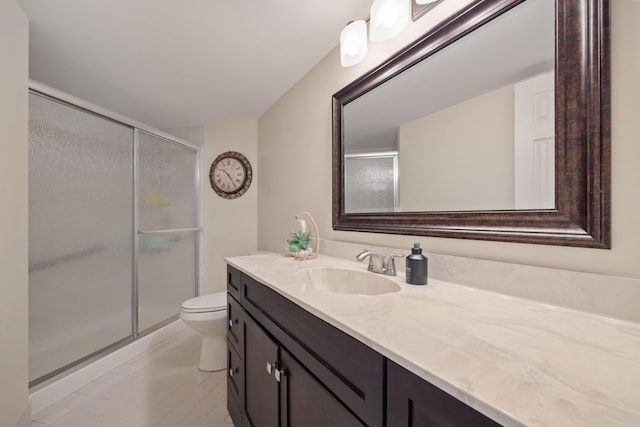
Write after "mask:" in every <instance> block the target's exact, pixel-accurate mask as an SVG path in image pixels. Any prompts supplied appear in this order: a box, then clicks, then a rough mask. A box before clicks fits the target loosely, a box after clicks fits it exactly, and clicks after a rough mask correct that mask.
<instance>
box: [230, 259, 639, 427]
mask: <svg viewBox="0 0 640 427" xmlns="http://www.w3.org/2000/svg"><path fill="white" fill-rule="evenodd" d="M226 261H227V262H228V263H229V264H231V265H232V266H234V267H236V268H238V269H239V270H241V271H243V272H244V273H246V274H248V275H249V276H251V277H253V278H254V279H256V280H258V281H260V282H261V283H264V284H265V285H267V286H269V287H270V288H272V289H274V290H275V291H277V292H278V293H280V294H281V295H283V296H284V297H286V298H287V299H289V300H291V301H293V302H295V303H296V304H298V305H300V306H301V307H303V308H305V309H306V310H308V311H309V312H311V313H313V314H314V315H316V316H318V317H320V318H322V319H323V320H325V321H327V322H328V323H330V324H332V325H333V326H335V327H337V328H338V329H341V330H342V331H344V332H346V333H348V334H349V335H351V336H353V337H354V338H356V339H358V340H360V341H361V342H363V343H365V344H367V345H368V346H370V347H371V348H373V349H375V350H377V351H378V352H380V353H381V354H383V355H384V356H386V357H388V358H389V359H391V360H393V361H395V362H396V363H398V364H399V365H401V366H404V367H405V368H407V369H408V370H410V371H412V372H413V373H415V374H417V375H419V376H420V377H422V378H424V379H426V380H427V381H429V382H431V383H432V384H435V385H437V386H438V387H440V388H441V389H443V390H445V391H447V392H448V393H450V394H451V395H453V396H455V397H457V398H458V399H459V400H461V401H463V402H465V403H466V404H468V405H469V406H471V407H473V408H475V409H477V410H478V411H480V412H482V413H484V414H485V415H487V416H489V417H491V418H493V419H494V420H496V421H498V422H500V423H502V424H504V425H508V426H520V425H527V426H529V425H530V426H560V425H562V426H607V427H610V426H640V324H636V323H630V322H624V321H619V320H614V319H608V318H605V317H600V316H595V315H591V314H588V313H583V312H579V311H573V310H569V309H564V308H559V307H553V306H549V305H545V304H541V303H538V302H533V301H529V300H525V299H519V298H514V297H509V296H505V295H501V294H497V293H492V292H488V291H483V290H479V289H474V288H470V287H466V286H461V285H457V284H452V283H447V282H443V281H438V280H431V279H430V280H429V284H428V285H426V286H413V285H408V284H406V283H405V282H404V274H402V272H400V273H399V276H397V277H395V278H391V279H393V280H394V281H396V283H398V284H399V285H400V287H401V290H400V291H399V292H395V293H390V294H383V295H372V296H368V295H356V294H338V293H333V292H329V291H322V290H315V289H311V288H309V287H305V286H303V285H302V284H301V283H299V281H297V280H296V277H295V274H294V273H295V272H297V271H300V270H305V269H310V268H318V267H335V268H342V269H352V270H360V271H365V272H366V267H367V264H366V263H357V262H351V261H346V260H343V259H339V258H331V257H326V256H322V255H321V256H320V257H318V258H316V259H314V260H307V261H295V260H294V259H293V258H291V257H289V256H287V255H284V254H260V255H251V256H244V257H230V258H226ZM368 274H374V273H368ZM385 277H386V276H385Z"/></svg>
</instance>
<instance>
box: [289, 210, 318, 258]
mask: <svg viewBox="0 0 640 427" xmlns="http://www.w3.org/2000/svg"><path fill="white" fill-rule="evenodd" d="M303 214H304V215H307V216H308V217H309V219H310V220H311V223H312V224H313V227H314V230H315V232H316V237H315V239H314V238H313V236H312V234H311V232H310V231H307V223H306V222H305V220H304V219H303V218H302V215H303ZM296 220H297V221H298V229H297V230H296V231H294V232H292V233H289V235H288V238H287V252H288V253H290V254H291V255H293V257H294V258H295V259H297V260H305V259H312V258H315V257H317V256H318V252H319V248H318V246H319V244H318V226H317V225H316V224H315V221H314V220H313V218H312V217H311V215H310V214H309V213H308V212H301V213H299V214H298V215H296ZM314 243H315V250H314Z"/></svg>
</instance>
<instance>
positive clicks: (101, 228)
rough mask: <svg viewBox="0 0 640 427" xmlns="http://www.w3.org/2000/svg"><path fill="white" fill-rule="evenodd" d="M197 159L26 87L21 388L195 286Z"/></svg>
mask: <svg viewBox="0 0 640 427" xmlns="http://www.w3.org/2000/svg"><path fill="white" fill-rule="evenodd" d="M197 165H198V150H197V148H196V147H190V146H187V145H184V144H181V143H178V142H176V141H171V140H169V139H165V138H162V137H159V136H157V135H154V134H152V133H150V132H148V131H147V130H144V131H143V130H141V129H138V128H136V127H133V126H131V125H129V124H127V123H123V122H121V121H118V120H114V119H112V118H110V117H106V116H104V115H100V114H97V113H95V112H92V111H89V110H87V109H84V108H80V107H78V106H75V105H72V104H69V103H67V102H64V101H61V100H59V99H56V98H53V97H50V96H48V95H45V94H42V93H39V92H36V91H34V90H32V91H31V92H30V94H29V382H30V386H34V385H36V384H39V383H41V382H43V381H46V380H48V379H50V378H52V377H54V376H56V375H58V374H60V373H62V372H64V371H65V370H67V369H68V368H70V367H72V366H74V365H77V364H78V363H81V362H83V361H86V360H88V359H90V358H91V357H93V356H96V355H98V354H101V353H102V352H104V351H107V350H109V349H112V348H114V347H115V346H117V345H121V344H123V343H126V342H128V341H130V340H132V339H134V338H135V337H137V336H138V335H139V334H140V332H144V331H145V330H149V329H150V328H154V327H157V325H159V324H163V322H166V321H168V320H170V319H172V318H175V317H176V316H177V314H178V313H179V311H180V304H181V302H182V301H183V300H185V299H187V298H190V297H192V296H194V295H195V294H196V289H197V247H198V231H199V228H198V215H197V210H198V197H197V194H198V187H197V185H198V183H197V177H198V175H197V173H198V172H197Z"/></svg>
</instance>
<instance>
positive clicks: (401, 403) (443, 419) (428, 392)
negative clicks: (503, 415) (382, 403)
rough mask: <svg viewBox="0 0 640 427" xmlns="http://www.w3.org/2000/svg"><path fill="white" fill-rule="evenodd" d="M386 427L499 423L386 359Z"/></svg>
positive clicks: (483, 426) (478, 426) (485, 426)
mask: <svg viewBox="0 0 640 427" xmlns="http://www.w3.org/2000/svg"><path fill="white" fill-rule="evenodd" d="M387 426H388V427H408V426H411V427H414V426H415V427H419V426H430V427H458V426H474V427H496V426H500V424H498V423H496V422H495V421H493V420H492V419H490V418H488V417H486V416H485V415H484V414H481V413H480V412H478V411H476V410H475V409H473V408H471V407H470V406H467V405H465V404H464V403H462V402H461V401H459V400H458V399H456V398H454V397H453V396H451V395H450V394H447V393H445V392H444V391H442V390H440V389H439V388H438V387H436V386H434V385H433V384H431V383H429V382H428V381H425V380H423V379H422V378H420V377H418V376H417V375H415V374H413V373H411V372H409V371H407V370H406V369H404V368H403V367H402V366H400V365H398V364H396V363H394V362H392V361H391V360H387Z"/></svg>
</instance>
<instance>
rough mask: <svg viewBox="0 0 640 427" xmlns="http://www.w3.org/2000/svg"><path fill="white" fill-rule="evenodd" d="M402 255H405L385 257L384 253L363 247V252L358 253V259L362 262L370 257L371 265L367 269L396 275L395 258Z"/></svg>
mask: <svg viewBox="0 0 640 427" xmlns="http://www.w3.org/2000/svg"><path fill="white" fill-rule="evenodd" d="M402 256H404V255H402V254H396V255H391V256H390V257H389V259H385V257H384V255H380V254H379V253H377V252H373V251H370V250H369V249H363V250H362V252H360V253H359V254H358V255H356V260H358V261H359V262H362V261H364V260H365V259H366V258H367V257H369V266H368V267H367V270H369V271H371V272H374V273H379V274H385V275H387V276H395V275H396V262H395V259H396V258H399V257H402Z"/></svg>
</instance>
